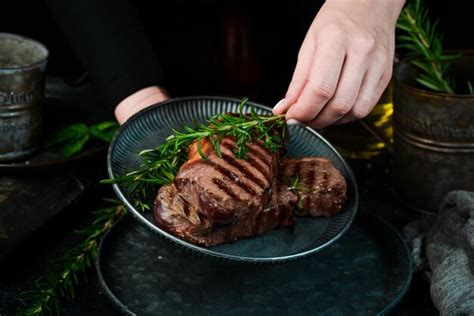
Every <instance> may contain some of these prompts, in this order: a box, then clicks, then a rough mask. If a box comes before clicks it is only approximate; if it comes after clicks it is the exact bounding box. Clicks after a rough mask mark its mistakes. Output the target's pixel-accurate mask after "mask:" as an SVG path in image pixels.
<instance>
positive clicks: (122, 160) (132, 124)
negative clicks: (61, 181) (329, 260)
mask: <svg viewBox="0 0 474 316" xmlns="http://www.w3.org/2000/svg"><path fill="white" fill-rule="evenodd" d="M239 103H240V100H237V99H231V98H223V97H188V98H180V99H172V100H169V101H166V102H163V103H160V104H157V105H155V106H152V107H149V108H147V109H145V110H143V111H141V112H139V113H138V114H136V115H135V116H134V117H132V118H131V119H130V120H128V121H127V123H126V124H125V125H123V126H122V127H121V128H120V130H119V131H118V133H117V134H116V136H115V138H114V140H113V141H112V143H111V145H110V148H109V153H108V159H107V165H108V171H109V176H110V178H115V177H118V176H121V175H124V174H126V173H128V172H130V171H132V170H135V169H137V167H138V166H139V165H140V162H141V160H140V157H139V156H138V152H140V151H141V150H143V149H148V148H153V147H155V146H157V145H159V144H161V143H162V142H164V140H165V139H166V137H168V136H169V135H170V134H171V133H172V131H171V129H172V128H181V127H183V126H184V125H185V124H192V122H193V120H195V119H197V120H198V121H201V122H205V120H206V119H208V118H209V117H210V116H212V115H214V114H217V113H226V112H238V105H239ZM248 104H251V105H252V106H254V108H255V109H256V111H257V113H259V114H270V113H271V110H270V109H269V108H267V107H265V106H262V105H259V104H255V103H252V102H249V103H248ZM248 110H249V107H248V106H246V107H245V108H244V111H248ZM289 133H290V144H289V146H288V151H287V155H288V156H293V157H300V156H322V157H327V158H329V159H331V160H332V162H333V163H334V165H335V167H336V168H337V169H338V170H339V171H340V172H341V173H342V175H343V176H344V177H345V179H346V181H347V188H348V200H347V201H346V203H345V204H344V207H343V209H342V210H341V212H340V213H339V214H337V215H334V216H332V217H329V218H310V217H307V218H298V219H297V220H296V225H295V228H294V229H274V230H271V231H269V232H267V233H265V234H263V235H261V236H258V237H254V238H248V239H243V240H239V241H237V242H234V243H228V244H222V245H218V246H214V247H210V248H204V247H200V246H196V245H194V244H191V243H188V242H186V241H184V240H182V239H180V238H177V237H175V236H173V235H171V234H169V233H167V232H166V231H164V230H162V229H160V228H159V227H157V226H156V225H155V224H154V222H153V220H152V216H151V212H148V213H145V214H143V213H141V212H140V211H138V210H137V209H135V207H133V201H131V197H130V196H129V195H128V192H127V190H126V189H125V188H123V187H121V186H119V185H114V189H115V192H116V194H117V196H118V197H119V198H120V199H121V200H122V201H123V203H124V204H125V205H126V207H127V208H128V209H129V210H130V211H131V213H132V214H133V215H134V216H135V217H136V218H137V219H138V220H139V222H140V223H142V224H144V225H145V226H146V227H147V228H149V229H150V230H151V231H153V232H155V233H157V235H158V236H161V237H164V238H166V239H167V240H169V241H172V242H174V243H175V244H177V245H180V246H183V247H185V248H186V249H188V250H192V251H195V252H197V253H199V254H204V255H209V256H213V257H217V258H220V259H227V260H234V261H246V262H252V263H264V262H267V263H276V262H283V261H288V260H295V259H298V258H302V257H305V256H308V255H310V254H314V253H316V252H318V251H320V250H322V249H324V248H325V247H327V246H328V245H330V244H332V243H333V242H334V241H336V240H337V239H338V238H339V237H341V236H342V235H343V234H344V233H345V232H346V231H347V229H348V228H349V226H350V225H351V223H352V221H353V219H354V216H355V214H356V211H357V206H358V192H357V184H356V182H355V179H354V175H353V173H352V171H351V169H350V168H349V166H348V165H347V163H346V162H345V161H344V159H343V158H342V157H341V156H340V155H339V154H338V153H337V152H336V150H335V149H334V148H333V147H332V146H331V145H330V144H329V143H328V142H327V141H326V140H325V139H324V138H322V137H321V136H320V135H319V134H318V133H316V132H315V131H314V130H312V129H310V128H307V127H303V126H298V125H297V126H294V125H293V126H290V127H289ZM147 193H148V196H149V201H148V203H150V204H151V203H152V201H153V198H154V197H155V195H156V193H157V192H156V190H152V191H151V192H147ZM157 242H158V241H157Z"/></svg>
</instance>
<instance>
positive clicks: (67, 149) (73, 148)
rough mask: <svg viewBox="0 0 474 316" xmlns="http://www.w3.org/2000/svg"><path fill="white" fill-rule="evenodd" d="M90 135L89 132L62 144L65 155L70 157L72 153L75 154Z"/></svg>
mask: <svg viewBox="0 0 474 316" xmlns="http://www.w3.org/2000/svg"><path fill="white" fill-rule="evenodd" d="M89 139H90V136H89V134H85V135H83V136H82V137H80V138H78V139H77V140H74V141H72V142H70V143H68V144H66V146H64V149H63V152H64V155H65V156H66V157H71V156H72V155H74V154H77V153H78V152H80V151H81V150H82V148H84V146H85V145H86V144H87V142H88V141H89Z"/></svg>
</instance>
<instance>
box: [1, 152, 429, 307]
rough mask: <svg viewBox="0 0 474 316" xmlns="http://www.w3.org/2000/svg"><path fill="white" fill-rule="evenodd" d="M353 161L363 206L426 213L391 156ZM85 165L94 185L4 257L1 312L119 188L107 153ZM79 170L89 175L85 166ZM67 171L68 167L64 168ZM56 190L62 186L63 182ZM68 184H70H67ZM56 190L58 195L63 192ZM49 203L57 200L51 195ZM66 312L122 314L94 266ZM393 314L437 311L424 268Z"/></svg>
mask: <svg viewBox="0 0 474 316" xmlns="http://www.w3.org/2000/svg"><path fill="white" fill-rule="evenodd" d="M350 164H351V166H352V168H353V170H354V172H355V174H356V177H357V181H358V184H359V190H360V208H361V209H365V210H369V211H371V212H373V213H375V214H378V215H379V216H381V217H382V218H384V219H386V220H387V221H388V222H389V223H391V224H392V225H393V226H394V227H396V228H397V229H398V230H399V231H400V230H401V228H402V227H403V226H404V225H405V224H406V223H408V222H410V221H412V220H414V219H416V218H418V217H420V216H421V215H420V214H418V213H415V212H413V211H410V210H408V209H407V208H405V207H403V206H402V205H401V204H400V203H399V201H398V200H397V199H396V198H395V196H394V194H393V192H392V187H391V177H392V175H391V174H390V157H389V156H388V155H382V156H379V157H376V158H372V159H370V160H353V161H350ZM81 165H82V166H81V168H86V169H87V168H89V169H88V170H94V171H95V172H93V173H91V175H90V176H89V177H90V178H89V179H90V181H89V182H88V183H90V185H86V186H84V187H83V191H82V192H81V194H78V195H77V198H76V199H74V201H71V203H67V204H68V206H67V207H65V208H64V209H63V210H62V211H61V212H60V213H59V214H58V215H57V216H55V217H54V218H53V219H52V220H50V221H49V222H48V223H46V224H45V225H43V226H42V227H41V228H40V229H38V230H37V231H35V232H34V233H33V234H32V235H31V236H30V237H29V238H27V239H26V240H25V241H23V242H22V243H20V244H18V245H17V246H16V249H15V251H14V252H13V253H10V254H9V255H8V256H7V257H6V258H4V259H3V260H2V262H0V265H1V267H0V268H1V269H0V280H1V282H0V315H9V314H11V313H13V312H14V311H15V310H16V309H17V308H18V307H21V306H22V304H23V302H22V301H21V300H20V299H18V298H17V294H18V292H19V291H21V290H25V289H28V288H29V287H30V286H31V285H32V284H33V282H34V280H35V279H36V278H38V277H39V276H41V275H42V274H44V273H46V272H47V271H48V268H49V265H50V262H51V260H52V259H54V258H56V257H58V256H59V255H61V254H62V253H63V252H64V251H66V250H67V249H69V248H70V247H71V246H72V245H74V244H75V243H77V242H78V240H77V237H76V236H75V235H74V234H73V233H72V232H73V231H74V230H76V229H79V228H81V227H84V226H85V225H87V223H89V222H90V219H91V211H93V210H95V209H97V208H98V207H99V206H100V205H101V203H102V202H101V199H102V197H104V196H109V197H112V196H113V193H112V191H111V190H110V188H108V187H107V186H103V185H98V184H94V183H97V180H98V179H100V178H104V177H106V174H105V157H103V156H102V157H98V159H95V160H93V161H89V162H88V163H84V164H81ZM77 168H78V167H77V166H76V167H72V169H73V170H72V171H71V172H72V173H73V174H74V170H76V172H79V171H80V173H81V174H82V175H84V174H86V173H84V171H83V170H82V171H81V170H78V169H77ZM61 173H62V174H63V175H64V176H66V175H67V173H64V171H61ZM54 190H58V192H60V190H61V188H59V187H56V188H54ZM63 190H67V187H64V188H63ZM58 192H56V195H57V193H58ZM44 203H45V205H44V207H47V205H46V204H48V203H56V202H55V201H45V202H44ZM63 314H65V315H116V314H118V312H117V311H116V310H115V309H114V308H113V306H112V304H111V303H110V302H109V301H108V299H107V297H106V296H105V295H104V294H103V293H102V290H101V288H100V285H99V283H98V281H97V277H96V273H95V271H94V268H91V269H89V270H88V272H87V281H81V282H80V285H79V286H78V288H77V291H76V296H75V298H74V300H72V301H70V302H65V304H64V305H63ZM392 314H393V315H402V314H403V315H437V314H438V312H437V310H436V309H435V308H434V306H433V304H432V302H431V298H430V294H429V283H428V281H427V280H426V279H425V278H424V276H423V274H421V273H416V274H415V275H414V278H413V281H412V285H411V287H410V290H409V292H408V293H407V295H406V296H405V298H404V299H403V300H402V302H401V303H400V304H399V305H398V306H397V307H396V308H395V310H393V311H392Z"/></svg>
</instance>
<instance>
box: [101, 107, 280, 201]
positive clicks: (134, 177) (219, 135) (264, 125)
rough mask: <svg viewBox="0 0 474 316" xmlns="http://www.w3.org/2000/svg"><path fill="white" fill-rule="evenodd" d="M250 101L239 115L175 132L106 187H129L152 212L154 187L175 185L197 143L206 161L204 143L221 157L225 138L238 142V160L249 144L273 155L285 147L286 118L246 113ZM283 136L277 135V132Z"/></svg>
mask: <svg viewBox="0 0 474 316" xmlns="http://www.w3.org/2000/svg"><path fill="white" fill-rule="evenodd" d="M247 101H248V99H243V100H242V101H241V103H240V105H239V113H238V114H229V113H225V114H224V113H222V114H217V115H214V116H212V117H211V118H210V119H209V122H208V125H204V124H199V123H196V124H195V126H194V127H191V126H185V127H184V128H183V130H182V131H179V130H177V129H173V134H172V135H170V136H169V137H168V138H167V139H166V141H165V142H164V143H163V144H161V145H159V146H158V147H156V148H153V149H147V150H143V151H142V152H140V153H139V155H140V156H142V157H143V163H142V164H141V166H140V167H139V168H138V169H137V170H135V171H132V172H130V173H128V174H126V175H124V176H121V177H117V178H115V179H107V180H103V181H102V183H118V184H121V185H123V186H124V187H126V189H127V190H128V193H129V195H131V196H133V197H135V198H136V200H135V203H136V206H138V207H140V208H141V209H148V206H147V205H146V204H145V203H143V202H142V199H143V198H145V197H146V191H147V189H148V188H150V186H161V185H165V184H169V183H171V182H173V180H174V177H175V175H176V173H177V172H178V169H179V167H180V166H181V165H182V164H183V163H184V162H185V161H186V159H187V150H188V146H189V145H191V144H192V143H193V142H197V150H198V152H199V154H200V155H201V157H202V158H203V160H207V157H206V156H205V154H204V153H203V151H202V149H201V144H202V142H203V141H204V140H206V139H207V140H209V142H210V144H211V146H212V148H213V149H214V150H215V151H216V153H217V155H218V156H220V157H221V150H220V144H221V141H222V139H223V138H224V137H229V136H230V137H233V138H234V139H235V141H236V145H237V146H236V150H235V152H234V154H235V156H236V157H237V158H241V159H245V158H246V154H247V151H248V146H247V145H248V144H249V143H250V142H254V141H262V142H263V145H264V146H265V147H267V148H268V149H269V150H270V151H271V152H275V151H277V150H278V149H279V148H281V147H282V146H283V143H284V139H283V138H284V135H285V130H284V129H285V128H286V123H285V116H284V115H276V116H266V115H258V114H257V113H256V111H255V109H254V108H251V109H250V113H248V114H245V113H243V107H244V106H245V104H246V103H247ZM276 128H277V129H281V130H282V132H281V133H274V130H275V129H276Z"/></svg>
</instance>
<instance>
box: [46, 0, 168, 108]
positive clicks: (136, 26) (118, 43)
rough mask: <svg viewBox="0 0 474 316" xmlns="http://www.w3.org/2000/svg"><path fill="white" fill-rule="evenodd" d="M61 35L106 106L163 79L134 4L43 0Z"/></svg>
mask: <svg viewBox="0 0 474 316" xmlns="http://www.w3.org/2000/svg"><path fill="white" fill-rule="evenodd" d="M46 3H47V5H48V7H49V9H50V11H51V13H52V15H53V17H54V19H55V20H56V22H57V23H58V25H59V27H60V29H61V31H62V33H63V35H64V36H65V38H66V40H67V42H68V43H69V45H71V47H72V48H73V50H74V51H75V52H76V54H77V57H78V58H79V60H80V61H81V63H82V64H83V66H84V67H85V69H86V71H87V72H88V73H89V74H90V76H91V78H92V80H93V81H94V84H95V85H96V86H97V87H98V88H99V90H100V92H101V94H102V95H103V97H105V101H106V103H107V104H108V105H112V106H115V105H117V104H118V103H119V102H120V101H122V100H123V99H124V98H126V97H127V96H129V95H130V94H132V93H134V92H136V91H138V90H140V89H142V88H145V87H148V86H152V85H162V84H163V81H164V79H163V71H162V69H161V67H160V65H159V63H158V60H157V57H156V55H155V54H154V52H153V49H152V46H151V43H150V41H149V39H148V38H147V35H146V33H145V30H144V27H143V24H142V22H141V19H140V16H139V14H138V11H137V8H136V7H135V6H134V5H133V4H132V3H130V1H128V0H80V1H64V0H46Z"/></svg>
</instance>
